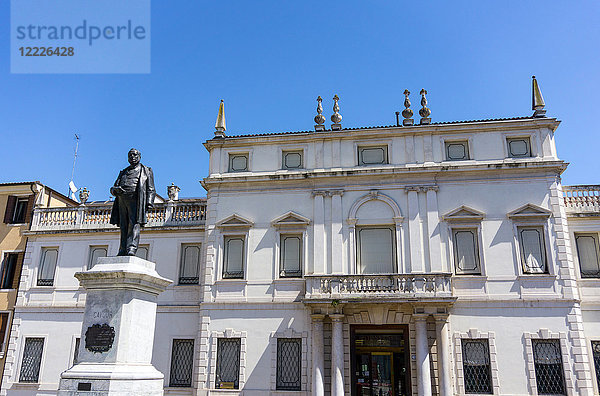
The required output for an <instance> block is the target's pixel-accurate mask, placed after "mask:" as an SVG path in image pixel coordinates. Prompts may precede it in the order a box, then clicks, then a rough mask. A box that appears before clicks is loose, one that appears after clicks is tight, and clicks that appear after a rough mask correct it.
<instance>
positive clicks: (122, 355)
mask: <svg viewBox="0 0 600 396" xmlns="http://www.w3.org/2000/svg"><path fill="white" fill-rule="evenodd" d="M75 277H76V278H77V279H79V282H80V284H81V286H82V287H83V288H85V289H86V292H87V298H86V304H85V314H84V318H83V327H82V330H81V342H80V345H79V363H78V364H76V365H75V366H73V367H71V368H70V369H68V370H67V371H65V372H63V373H62V374H61V378H60V386H59V391H58V395H60V396H74V395H90V396H91V395H93V396H105V395H106V396H125V395H128V396H138V395H139V396H142V395H144V396H146V395H148V396H158V395H162V394H163V379H164V378H163V377H164V376H163V374H162V373H161V372H159V371H158V370H156V369H155V368H154V366H152V364H151V359H152V347H153V343H154V325H155V321H156V297H157V296H158V295H159V294H160V293H161V292H163V291H164V290H165V288H166V287H167V286H168V285H169V284H170V283H171V281H170V280H169V279H166V278H163V277H161V276H160V275H158V273H157V272H156V270H155V269H154V263H152V262H150V261H147V260H143V259H141V258H138V257H133V256H118V257H101V258H99V259H98V263H97V264H96V265H95V266H94V267H93V268H92V269H91V270H89V271H86V272H78V273H76V274H75Z"/></svg>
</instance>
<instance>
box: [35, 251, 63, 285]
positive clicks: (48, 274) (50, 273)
mask: <svg viewBox="0 0 600 396" xmlns="http://www.w3.org/2000/svg"><path fill="white" fill-rule="evenodd" d="M57 260H58V248H42V258H41V260H40V270H39V273H38V280H37V285H38V286H52V285H53V284H54V272H55V271H56V261H57Z"/></svg>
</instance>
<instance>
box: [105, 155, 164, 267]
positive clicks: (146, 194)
mask: <svg viewBox="0 0 600 396" xmlns="http://www.w3.org/2000/svg"><path fill="white" fill-rule="evenodd" d="M141 157H142V155H141V154H140V152H139V151H138V150H136V149H134V148H132V149H131V150H129V154H128V160H129V164H130V165H129V166H128V167H127V168H125V169H123V170H122V171H121V172H119V177H117V180H116V181H115V185H114V186H113V187H111V188H110V193H111V194H112V195H114V196H115V197H116V198H115V203H114V204H113V207H112V212H111V214H110V224H116V225H118V226H119V227H120V228H121V245H120V246H119V253H118V255H119V256H135V253H136V252H137V249H138V244H139V242H140V230H141V227H143V226H144V224H146V221H147V217H146V212H147V210H148V209H150V208H152V205H153V203H154V197H155V196H156V190H155V189H154V175H153V174H152V168H149V167H147V166H144V165H142V164H140V159H141Z"/></svg>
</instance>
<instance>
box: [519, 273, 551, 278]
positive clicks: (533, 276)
mask: <svg viewBox="0 0 600 396" xmlns="http://www.w3.org/2000/svg"><path fill="white" fill-rule="evenodd" d="M556 278H557V276H556V275H552V274H519V275H517V279H556Z"/></svg>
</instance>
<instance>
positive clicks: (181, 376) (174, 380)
mask: <svg viewBox="0 0 600 396" xmlns="http://www.w3.org/2000/svg"><path fill="white" fill-rule="evenodd" d="M193 371H194V340H173V350H172V352H171V376H170V380H169V386H174V387H187V388H189V387H191V386H192V374H193Z"/></svg>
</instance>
